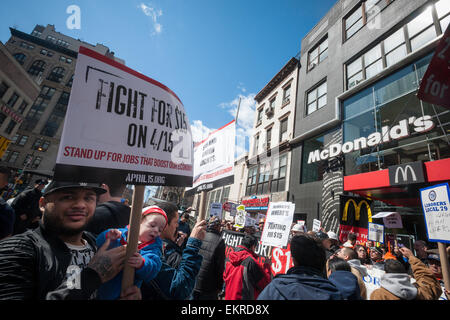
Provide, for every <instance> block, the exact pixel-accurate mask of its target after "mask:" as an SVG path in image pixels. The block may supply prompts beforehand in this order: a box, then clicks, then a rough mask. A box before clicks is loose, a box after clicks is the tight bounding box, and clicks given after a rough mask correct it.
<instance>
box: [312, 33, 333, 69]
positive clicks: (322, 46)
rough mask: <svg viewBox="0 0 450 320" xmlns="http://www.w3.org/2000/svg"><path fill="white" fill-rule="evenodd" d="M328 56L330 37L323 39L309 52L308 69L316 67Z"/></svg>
mask: <svg viewBox="0 0 450 320" xmlns="http://www.w3.org/2000/svg"><path fill="white" fill-rule="evenodd" d="M326 57H328V38H325V39H324V40H322V41H321V42H320V43H319V44H318V45H316V46H315V47H314V48H313V49H312V50H311V51H310V52H309V53H308V71H309V70H312V69H314V68H315V67H316V66H317V65H318V64H319V63H321V62H322V61H323V60H325V58H326Z"/></svg>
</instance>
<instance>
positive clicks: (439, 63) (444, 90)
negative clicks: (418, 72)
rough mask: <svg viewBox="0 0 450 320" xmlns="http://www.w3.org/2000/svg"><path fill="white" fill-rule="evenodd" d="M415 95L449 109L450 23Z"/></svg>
mask: <svg viewBox="0 0 450 320" xmlns="http://www.w3.org/2000/svg"><path fill="white" fill-rule="evenodd" d="M417 97H418V98H419V99H420V100H423V101H426V102H429V103H433V104H437V105H439V106H443V107H446V108H449V109H450V25H448V26H447V30H446V31H445V32H444V35H443V36H442V38H441V40H440V41H439V43H438V45H437V47H436V50H435V52H434V55H433V58H431V61H430V64H429V65H428V68H427V70H426V71H425V74H424V76H423V78H422V81H421V82H420V87H419V90H418V91H417Z"/></svg>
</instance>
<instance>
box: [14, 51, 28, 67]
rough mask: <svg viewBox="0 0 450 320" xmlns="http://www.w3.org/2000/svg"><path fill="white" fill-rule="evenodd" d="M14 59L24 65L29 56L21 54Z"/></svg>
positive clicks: (17, 54)
mask: <svg viewBox="0 0 450 320" xmlns="http://www.w3.org/2000/svg"><path fill="white" fill-rule="evenodd" d="M13 57H14V58H15V59H16V60H17V62H19V63H20V64H23V63H24V62H25V59H26V58H27V56H26V55H24V54H23V53H21V52H19V53H16V54H14V56H13Z"/></svg>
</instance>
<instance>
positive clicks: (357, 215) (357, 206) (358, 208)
mask: <svg viewBox="0 0 450 320" xmlns="http://www.w3.org/2000/svg"><path fill="white" fill-rule="evenodd" d="M350 203H352V204H353V207H354V208H355V220H356V221H359V219H360V215H361V208H362V205H363V204H365V205H366V208H367V218H368V221H369V222H372V210H371V209H370V205H369V204H368V203H367V201H366V200H361V201H360V202H359V203H358V204H356V201H355V200H353V199H350V200H347V202H346V203H345V206H344V212H343V214H342V221H347V213H348V206H349V205H350Z"/></svg>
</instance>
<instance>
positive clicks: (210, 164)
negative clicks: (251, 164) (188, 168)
mask: <svg viewBox="0 0 450 320" xmlns="http://www.w3.org/2000/svg"><path fill="white" fill-rule="evenodd" d="M235 140H236V122H235V120H233V121H231V122H229V123H228V124H226V125H225V126H223V127H222V128H220V129H218V130H216V131H214V132H212V133H210V134H209V136H208V137H207V138H206V139H205V140H203V141H201V142H199V143H197V144H196V145H195V147H194V173H193V174H194V179H193V184H192V187H193V188H196V191H201V190H207V189H213V188H217V187H219V186H221V185H225V184H231V183H233V182H234V148H235Z"/></svg>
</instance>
